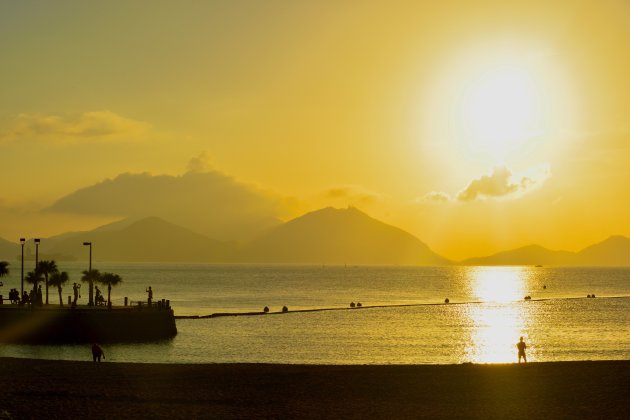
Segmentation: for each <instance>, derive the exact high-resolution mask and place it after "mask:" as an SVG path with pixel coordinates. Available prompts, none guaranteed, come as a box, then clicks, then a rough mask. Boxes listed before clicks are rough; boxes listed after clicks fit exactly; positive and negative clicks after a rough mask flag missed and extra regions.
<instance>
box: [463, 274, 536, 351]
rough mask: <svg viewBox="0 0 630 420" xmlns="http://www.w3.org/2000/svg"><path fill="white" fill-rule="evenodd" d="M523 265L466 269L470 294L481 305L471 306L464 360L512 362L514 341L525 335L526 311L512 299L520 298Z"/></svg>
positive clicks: (523, 279) (523, 276)
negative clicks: (468, 335)
mask: <svg viewBox="0 0 630 420" xmlns="http://www.w3.org/2000/svg"><path fill="white" fill-rule="evenodd" d="M527 275H528V274H527V270H526V269H525V268H524V267H474V268H471V269H470V271H469V276H470V282H469V283H470V285H471V288H472V290H471V292H472V293H471V295H472V296H474V297H475V299H479V300H482V301H483V302H484V303H483V304H477V305H471V306H470V308H469V309H468V311H467V316H468V318H469V321H470V324H471V333H470V334H471V336H470V343H469V345H468V346H467V347H466V354H465V356H464V358H465V361H469V362H474V363H508V362H514V361H515V360H516V359H515V356H516V347H515V345H516V342H517V341H518V338H519V337H520V336H521V335H522V336H526V334H525V333H524V331H525V330H526V324H527V322H526V318H527V310H526V308H524V307H522V306H521V305H515V304H514V303H513V302H514V301H519V300H522V299H523V297H524V293H525V289H526V287H525V286H526V285H525V283H526V281H527Z"/></svg>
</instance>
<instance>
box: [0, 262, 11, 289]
mask: <svg viewBox="0 0 630 420" xmlns="http://www.w3.org/2000/svg"><path fill="white" fill-rule="evenodd" d="M8 274H9V263H8V262H6V261H0V277H4V276H6V275H8ZM0 286H2V282H0Z"/></svg>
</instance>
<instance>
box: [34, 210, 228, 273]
mask: <svg viewBox="0 0 630 420" xmlns="http://www.w3.org/2000/svg"><path fill="white" fill-rule="evenodd" d="M83 242H92V246H93V258H95V259H96V260H99V261H134V262H143V261H164V262H216V261H225V260H226V259H227V258H228V255H229V254H231V253H232V252H233V248H234V245H232V244H230V243H226V242H220V241H216V240H213V239H210V238H207V237H205V236H203V235H201V234H198V233H195V232H192V231H190V230H188V229H186V228H183V227H181V226H177V225H174V224H172V223H169V222H167V221H165V220H163V219H161V218H159V217H147V218H143V219H140V220H135V221H127V220H125V221H123V222H115V223H113V224H110V225H105V226H102V227H100V228H97V229H94V230H92V231H90V232H82V233H75V234H73V235H71V236H67V235H66V236H64V237H63V238H62V239H56V238H54V237H53V238H50V239H48V240H46V243H47V246H48V247H50V248H51V249H52V252H56V253H59V254H64V255H73V256H76V257H80V258H86V255H87V249H86V247H85V246H83Z"/></svg>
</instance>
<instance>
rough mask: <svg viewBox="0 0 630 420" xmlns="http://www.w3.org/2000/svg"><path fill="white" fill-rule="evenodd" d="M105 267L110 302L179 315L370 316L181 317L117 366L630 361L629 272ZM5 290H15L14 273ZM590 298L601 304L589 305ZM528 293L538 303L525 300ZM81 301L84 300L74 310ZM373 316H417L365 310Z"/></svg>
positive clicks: (74, 270) (120, 348)
mask: <svg viewBox="0 0 630 420" xmlns="http://www.w3.org/2000/svg"><path fill="white" fill-rule="evenodd" d="M64 265H65V269H67V268H70V270H69V271H70V275H71V279H78V278H79V276H80V275H79V273H80V271H81V270H83V269H85V267H84V264H82V263H81V264H80V263H65V264H64ZM98 268H99V269H101V270H105V271H114V272H117V273H119V274H120V275H121V276H122V277H123V279H124V283H123V284H122V285H121V286H120V287H118V288H115V289H114V290H113V292H112V297H113V301H114V304H122V301H123V298H122V297H123V296H128V297H129V298H130V299H131V300H134V301H136V300H139V299H141V300H144V299H145V298H146V293H144V290H145V288H146V287H147V286H149V285H151V286H152V287H153V289H154V290H155V297H156V298H158V299H161V298H165V299H169V300H170V301H171V305H172V306H173V308H174V310H175V314H176V315H209V314H211V313H217V312H250V311H261V310H262V308H263V307H264V306H269V308H270V309H271V311H272V312H275V311H280V309H281V307H282V306H283V305H286V306H287V307H288V308H289V310H290V311H291V310H297V309H318V308H347V307H348V306H349V304H350V302H355V303H357V302H361V303H362V304H363V305H364V308H362V309H354V310H335V311H322V312H305V313H288V314H269V315H265V316H251V317H225V318H211V319H181V320H178V321H177V327H178V331H179V333H178V335H177V336H176V337H175V338H174V339H173V340H171V341H168V342H162V343H151V344H133V345H108V346H106V347H107V353H108V356H109V359H108V360H110V361H114V362H116V361H118V362H122V361H134V362H160V363H214V362H239V363H241V362H263V363H323V364H374V363H385V364H390V363H391V364H410V363H430V364H447V363H465V362H474V363H498V362H501V363H503V362H514V361H515V359H516V348H515V343H516V342H517V341H518V338H519V337H520V336H523V337H524V338H525V341H526V342H527V343H528V346H529V348H528V360H530V361H559V360H604V359H629V358H630V269H627V268H548V267H436V268H422V267H376V266H375V267H370V266H347V267H344V266H282V265H277V266H263V265H201V264H132V263H125V264H100V265H99V267H98ZM71 281H74V280H71ZM4 283H5V288H13V287H16V286H17V287H18V288H19V272H17V271H15V272H13V273H12V275H11V277H9V278H8V279H7V280H6V281H5V282H4ZM544 286H546V288H544ZM7 290H8V289H7ZM69 290H71V289H67V290H66V291H65V292H64V295H67V294H68V293H69ZM587 294H595V295H596V296H597V298H596V299H586V298H585V296H586V295H587ZM526 295H530V296H531V297H532V301H524V300H523V297H524V296H526ZM446 297H448V298H449V299H450V302H451V303H450V304H448V305H445V304H443V302H444V299H445V298H446ZM85 300H86V296H85V295H83V299H82V301H80V302H79V303H85ZM374 305H417V306H391V307H384V308H367V306H374ZM88 350H89V349H88V348H87V347H86V346H2V347H0V355H1V356H16V357H36V358H51V359H77V360H86V359H87V358H88Z"/></svg>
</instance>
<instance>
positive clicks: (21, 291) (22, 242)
mask: <svg viewBox="0 0 630 420" xmlns="http://www.w3.org/2000/svg"><path fill="white" fill-rule="evenodd" d="M25 242H26V239H25V238H20V245H22V276H21V278H22V282H21V283H20V301H22V297H23V296H24V243H25Z"/></svg>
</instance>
